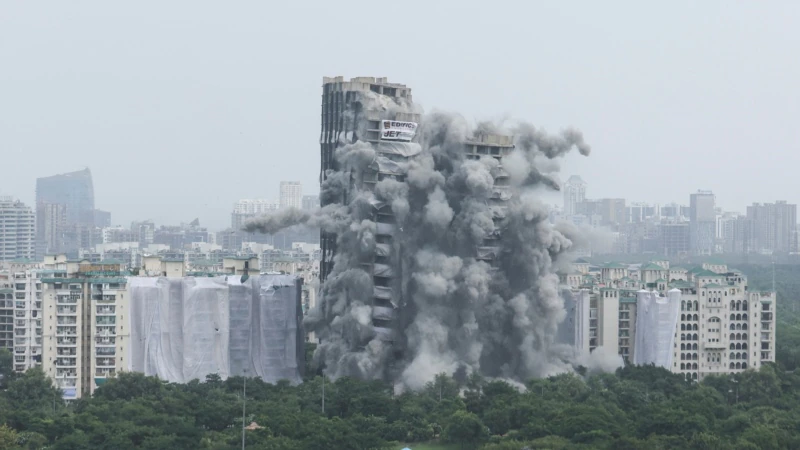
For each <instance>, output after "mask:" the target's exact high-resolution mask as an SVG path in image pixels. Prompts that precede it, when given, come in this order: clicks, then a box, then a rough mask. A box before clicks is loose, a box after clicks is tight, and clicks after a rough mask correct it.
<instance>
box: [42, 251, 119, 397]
mask: <svg viewBox="0 0 800 450" xmlns="http://www.w3.org/2000/svg"><path fill="white" fill-rule="evenodd" d="M64 266H66V267H64V269H65V270H63V272H60V273H59V272H56V273H53V274H52V276H48V277H42V280H41V282H42V285H43V286H44V290H43V302H42V319H43V320H42V325H43V326H42V328H43V342H42V368H43V370H44V372H45V374H47V375H49V376H50V377H51V378H53V380H54V381H55V383H56V386H58V387H59V388H60V389H61V390H62V392H63V397H64V399H66V400H74V399H76V398H80V397H81V396H82V395H88V394H91V393H92V392H93V391H94V389H96V388H97V386H99V385H102V384H103V383H104V382H105V381H106V380H107V379H108V377H111V376H114V374H116V373H117V372H118V371H120V370H121V369H122V368H123V367H124V355H125V347H126V345H127V344H128V341H129V340H130V339H129V337H130V329H125V326H124V315H125V314H126V311H127V310H128V309H129V308H128V294H127V279H126V278H125V277H124V276H122V273H121V272H120V266H119V264H102V263H99V264H91V263H89V262H88V261H85V260H84V261H67V262H66V263H65V264H64ZM59 269H60V268H59ZM62 275H63V276H62ZM128 328H130V327H128Z"/></svg>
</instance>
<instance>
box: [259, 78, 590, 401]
mask: <svg viewBox="0 0 800 450" xmlns="http://www.w3.org/2000/svg"><path fill="white" fill-rule="evenodd" d="M358 95H359V98H358V103H359V104H360V105H361V107H362V108H363V110H366V111H375V112H376V114H377V115H378V116H379V117H378V118H377V119H369V120H373V122H372V123H375V124H376V125H375V126H377V124H378V123H379V122H380V129H381V130H390V129H394V128H401V127H404V129H403V132H404V133H406V134H404V135H402V136H404V137H405V138H408V136H413V139H412V140H394V141H387V140H384V139H381V138H380V137H379V136H375V138H374V139H369V141H366V140H358V139H356V138H354V137H353V136H352V135H349V134H348V135H345V134H344V133H342V135H343V136H341V137H340V138H339V143H338V144H337V148H336V150H335V153H334V157H335V160H336V161H335V164H331V167H335V168H336V170H329V171H327V172H326V173H325V174H324V181H323V182H322V192H321V198H322V204H323V205H326V206H324V207H322V208H321V209H319V210H317V211H315V212H310V213H308V212H302V211H297V210H286V211H279V212H276V213H275V214H272V215H269V216H265V217H263V218H259V219H255V220H252V221H250V222H248V223H247V225H246V228H247V230H248V231H260V232H264V233H274V232H276V231H278V230H280V229H281V228H285V227H288V226H292V225H296V224H300V223H305V224H311V225H314V226H319V227H320V228H321V229H322V231H323V233H333V234H335V236H336V238H335V239H336V241H335V242H336V245H335V247H336V251H335V256H334V257H333V258H332V269H331V270H330V272H329V273H328V274H327V276H326V278H325V280H324V282H323V284H322V288H321V300H320V302H319V303H318V306H317V307H316V308H315V309H313V310H312V311H310V312H309V314H308V316H307V318H306V321H305V324H306V327H307V329H309V330H313V331H315V332H316V335H317V336H318V337H319V338H320V339H321V342H320V345H319V346H318V348H317V351H316V353H315V355H314V360H315V363H317V364H318V365H322V366H323V367H324V370H325V372H326V374H328V375H329V376H331V377H333V378H336V377H340V376H355V377H359V378H366V379H385V380H389V381H392V382H395V383H397V385H398V387H400V388H411V389H417V388H420V387H422V386H424V384H425V383H427V382H428V381H430V380H432V379H433V377H434V376H435V375H436V374H437V373H440V372H446V373H448V374H453V373H455V372H457V371H458V372H460V373H471V372H480V373H482V374H483V375H485V376H490V377H502V378H506V379H514V380H526V379H528V378H530V377H536V376H546V375H550V374H554V373H558V372H562V371H565V370H569V368H570V365H571V363H572V362H571V361H567V360H565V358H568V357H566V356H564V355H565V354H566V353H567V352H563V351H561V350H559V349H558V348H557V346H556V345H555V344H554V339H555V336H556V333H557V328H558V325H559V323H560V322H561V321H562V320H563V319H564V317H565V314H566V313H565V310H564V302H563V299H562V298H561V296H560V294H559V279H558V276H557V275H556V270H557V269H558V268H560V267H563V266H564V265H565V264H567V263H568V262H569V260H570V255H569V253H570V250H571V249H572V248H573V243H572V240H571V239H570V238H569V237H567V235H565V234H564V233H562V232H560V231H559V230H558V229H556V228H555V227H554V226H552V225H551V223H550V221H549V219H548V211H547V209H546V208H545V206H544V205H543V204H542V203H541V201H540V199H539V198H538V196H537V194H536V192H537V191H538V189H541V188H544V189H558V187H559V181H558V180H557V178H556V175H557V174H556V173H555V172H554V170H557V164H552V163H551V161H552V160H554V159H556V158H560V157H562V156H564V155H565V154H566V153H567V152H569V151H570V150H572V149H577V150H578V151H579V152H580V153H581V154H583V155H588V154H589V150H590V149H589V146H588V145H587V144H586V143H585V142H584V141H583V137H582V135H581V133H580V132H578V131H575V130H572V129H568V130H566V131H564V132H562V133H560V134H557V135H551V134H547V133H545V132H544V131H542V130H540V129H536V128H534V127H533V126H532V125H529V124H520V125H517V126H516V127H514V128H512V129H509V130H505V129H502V128H501V127H499V126H496V125H494V124H488V123H483V124H479V125H478V126H476V127H474V129H473V128H471V127H470V126H469V125H468V123H467V122H466V121H465V120H464V119H463V118H462V117H460V116H457V115H453V114H445V113H434V114H429V115H426V116H424V117H423V118H421V119H418V120H419V122H420V123H419V126H418V128H417V124H414V125H413V126H412V125H404V124H405V123H407V122H393V121H394V120H400V119H398V117H409V116H413V115H414V114H417V116H419V111H418V109H417V107H415V106H414V105H413V104H411V103H410V102H409V101H407V100H405V99H399V98H395V97H390V96H386V95H380V94H376V93H374V92H369V91H367V92H359V93H358ZM366 116H369V114H367V115H366ZM374 116H375V115H373V116H372V117H374ZM363 120H364V121H365V122H366V121H367V120H368V119H366V118H365V119H363ZM367 128H370V127H368V126H367V125H364V126H360V127H359V126H357V127H356V129H362V130H363V129H367ZM409 129H411V130H413V131H410V132H409V131H407V130H409ZM388 135H390V134H382V135H381V136H388ZM356 136H369V133H367V132H363V131H362V132H361V133H356ZM391 136H394V135H391ZM365 139H366V138H365ZM353 140H354V142H353Z"/></svg>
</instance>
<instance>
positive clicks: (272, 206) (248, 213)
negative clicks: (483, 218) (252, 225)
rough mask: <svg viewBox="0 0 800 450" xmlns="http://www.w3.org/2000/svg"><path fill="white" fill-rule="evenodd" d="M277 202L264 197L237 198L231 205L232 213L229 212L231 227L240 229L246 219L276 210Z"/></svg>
mask: <svg viewBox="0 0 800 450" xmlns="http://www.w3.org/2000/svg"><path fill="white" fill-rule="evenodd" d="M278 207H279V204H278V203H276V202H274V201H271V200H264V199H243V200H239V201H238V202H236V203H235V204H234V205H233V213H232V214H231V228H233V229H234V230H241V229H242V227H243V226H244V223H245V222H247V220H248V219H252V218H254V217H258V216H261V215H264V214H267V213H269V212H270V211H276V210H277V209H278Z"/></svg>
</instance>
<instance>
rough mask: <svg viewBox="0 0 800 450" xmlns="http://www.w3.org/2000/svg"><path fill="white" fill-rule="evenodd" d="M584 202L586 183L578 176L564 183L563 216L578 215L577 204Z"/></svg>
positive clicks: (573, 176)
mask: <svg viewBox="0 0 800 450" xmlns="http://www.w3.org/2000/svg"><path fill="white" fill-rule="evenodd" d="M585 200H586V182H585V181H583V179H582V178H581V177H579V176H578V175H572V176H571V177H569V179H568V180H567V182H566V183H564V214H566V215H572V214H579V212H578V204H579V203H581V202H583V201H585Z"/></svg>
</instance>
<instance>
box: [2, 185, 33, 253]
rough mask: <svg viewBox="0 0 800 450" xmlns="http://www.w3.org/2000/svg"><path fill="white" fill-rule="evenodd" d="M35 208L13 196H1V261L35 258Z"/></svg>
mask: <svg viewBox="0 0 800 450" xmlns="http://www.w3.org/2000/svg"><path fill="white" fill-rule="evenodd" d="M35 228H36V220H35V216H34V214H33V210H31V208H29V207H28V206H26V205H25V204H24V203H22V202H20V201H18V200H14V199H13V198H11V197H6V196H3V197H0V261H10V260H14V259H17V258H33V257H34V255H35V253H36V246H35V241H36V231H35Z"/></svg>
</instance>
